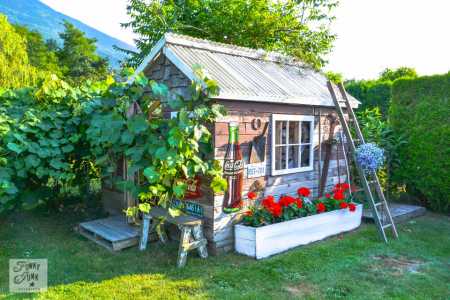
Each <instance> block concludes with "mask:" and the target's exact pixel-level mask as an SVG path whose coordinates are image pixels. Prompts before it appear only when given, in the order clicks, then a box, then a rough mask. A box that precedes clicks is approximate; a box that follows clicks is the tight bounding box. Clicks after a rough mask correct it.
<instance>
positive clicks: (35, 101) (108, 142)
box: [0, 70, 226, 212]
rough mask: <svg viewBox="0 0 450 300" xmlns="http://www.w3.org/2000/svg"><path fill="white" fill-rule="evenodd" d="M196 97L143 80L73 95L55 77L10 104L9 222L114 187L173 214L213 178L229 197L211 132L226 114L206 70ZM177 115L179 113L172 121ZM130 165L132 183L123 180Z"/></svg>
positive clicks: (1, 150)
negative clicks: (197, 179) (189, 187)
mask: <svg viewBox="0 0 450 300" xmlns="http://www.w3.org/2000/svg"><path fill="white" fill-rule="evenodd" d="M196 75H197V77H198V80H196V81H194V82H193V83H192V86H191V97H190V98H189V99H184V98H182V97H181V96H179V95H176V94H173V93H171V92H170V91H169V90H168V88H167V87H166V86H165V85H163V84H160V83H157V82H154V81H149V80H148V79H146V78H145V77H143V76H138V77H136V78H135V80H134V81H133V82H132V83H127V82H115V81H114V80H113V79H111V78H109V79H108V80H106V81H102V82H96V83H87V84H85V85H84V86H82V87H78V88H73V87H71V86H69V85H68V84H67V83H65V82H63V81H61V80H59V79H58V78H56V77H50V78H48V79H47V80H45V81H44V82H43V83H42V84H40V85H39V86H38V87H37V88H26V89H20V90H10V91H6V92H3V93H2V94H1V95H0V102H1V103H2V106H1V107H0V137H1V141H0V155H1V157H0V167H1V169H0V204H1V205H0V212H1V211H4V210H7V209H12V208H17V207H21V208H32V207H35V206H37V205H39V204H43V203H47V202H49V201H51V200H52V199H54V198H55V197H56V195H61V194H64V193H68V192H71V191H73V190H78V192H79V193H80V194H81V195H86V194H87V193H86V192H85V191H86V190H87V189H89V182H90V180H92V179H102V181H104V182H107V181H110V182H109V183H110V184H113V185H114V186H116V187H117V188H120V189H122V190H126V191H128V192H130V193H131V194H133V195H134V196H135V197H137V198H138V199H140V200H141V202H142V203H145V204H146V205H144V206H141V207H144V208H148V205H149V204H151V205H153V204H160V205H166V204H167V203H169V202H170V200H171V199H173V198H174V197H175V198H183V195H184V193H185V191H186V180H187V179H189V178H193V177H194V176H196V175H199V174H203V175H206V176H207V177H208V178H209V179H211V187H212V188H213V189H214V190H221V189H224V187H225V185H226V183H225V182H224V180H223V179H222V177H221V168H220V166H219V165H218V163H217V162H215V161H214V159H213V158H212V156H211V153H212V145H211V133H210V131H209V130H208V127H209V125H210V124H211V122H212V121H213V120H214V119H215V118H217V117H220V116H221V115H222V114H223V113H224V111H223V108H222V107H221V106H219V105H218V104H215V103H214V102H213V101H212V100H211V98H210V96H211V95H214V94H215V93H217V91H218V87H217V85H216V83H215V82H214V81H211V80H209V79H208V78H206V77H205V76H204V75H203V73H202V72H201V70H196ZM168 111H177V112H178V113H177V114H176V116H175V117H173V118H170V117H168V115H167V114H168ZM121 159H124V160H125V161H126V162H127V166H128V168H127V170H126V172H127V174H128V178H135V177H138V175H141V176H139V177H140V180H139V182H137V181H136V180H123V178H122V177H120V178H119V177H114V174H115V171H116V169H117V164H118V162H119V161H121Z"/></svg>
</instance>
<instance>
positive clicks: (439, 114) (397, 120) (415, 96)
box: [389, 72, 450, 212]
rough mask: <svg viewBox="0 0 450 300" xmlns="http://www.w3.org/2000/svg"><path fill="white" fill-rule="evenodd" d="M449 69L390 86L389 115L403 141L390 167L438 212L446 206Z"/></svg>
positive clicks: (449, 190) (449, 200)
mask: <svg viewBox="0 0 450 300" xmlns="http://www.w3.org/2000/svg"><path fill="white" fill-rule="evenodd" d="M449 98H450V72H449V73H447V74H445V75H435V76H429V77H420V78H417V79H399V80H397V81H395V83H394V85H393V90H392V103H391V107H390V113H389V119H390V123H391V124H392V128H393V129H394V131H395V133H396V134H397V135H404V136H405V139H406V140H407V143H405V144H403V145H401V146H400V147H399V148H398V155H399V156H400V159H401V162H402V164H401V165H400V166H398V167H397V168H395V169H394V170H393V176H394V178H395V179H396V180H401V181H403V182H404V183H405V184H406V188H407V191H408V192H409V193H410V194H412V195H415V196H417V197H419V199H421V200H423V201H424V202H426V203H427V204H428V205H429V207H431V208H432V209H434V210H438V211H441V212H448V211H449V209H450V184H449V178H450V171H449V170H450V159H449V157H450V138H449V137H450V126H449V124H450V119H449V116H450V105H449Z"/></svg>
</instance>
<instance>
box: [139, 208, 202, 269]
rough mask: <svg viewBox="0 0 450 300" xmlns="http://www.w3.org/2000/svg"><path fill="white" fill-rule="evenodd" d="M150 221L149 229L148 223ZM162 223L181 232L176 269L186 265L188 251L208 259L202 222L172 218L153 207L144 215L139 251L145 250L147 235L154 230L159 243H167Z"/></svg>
mask: <svg viewBox="0 0 450 300" xmlns="http://www.w3.org/2000/svg"><path fill="white" fill-rule="evenodd" d="M152 220H153V222H151V223H152V224H151V228H150V221H152ZM163 222H168V223H171V224H174V225H176V226H178V228H179V229H180V231H181V237H180V246H179V248H178V259H177V266H178V267H184V266H185V265H186V260H187V255H188V251H190V250H194V249H197V250H198V253H199V255H200V257H201V258H207V257H208V250H207V249H206V243H207V241H206V239H205V237H204V236H203V227H202V221H201V220H200V219H198V218H195V217H192V216H177V217H172V216H171V215H170V214H169V213H168V212H167V210H165V209H164V208H161V207H153V208H152V209H151V210H150V212H149V213H148V214H144V217H143V222H142V233H141V240H140V243H139V250H141V251H143V250H145V249H146V248H147V242H148V235H149V233H150V232H152V231H153V230H155V229H156V232H157V234H158V237H159V239H160V240H161V242H163V243H165V242H166V241H167V235H166V233H165V231H164V229H163V228H162V226H163ZM158 225H161V227H160V229H159V230H158V229H157V226H158Z"/></svg>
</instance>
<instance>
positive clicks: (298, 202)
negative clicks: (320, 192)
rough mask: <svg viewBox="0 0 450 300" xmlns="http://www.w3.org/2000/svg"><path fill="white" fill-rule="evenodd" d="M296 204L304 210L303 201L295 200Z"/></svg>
mask: <svg viewBox="0 0 450 300" xmlns="http://www.w3.org/2000/svg"><path fill="white" fill-rule="evenodd" d="M295 204H297V207H298V208H302V207H303V201H302V199H300V198H297V199H295Z"/></svg>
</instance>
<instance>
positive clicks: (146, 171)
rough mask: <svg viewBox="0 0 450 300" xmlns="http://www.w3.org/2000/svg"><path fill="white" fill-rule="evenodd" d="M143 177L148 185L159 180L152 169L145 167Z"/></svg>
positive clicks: (157, 174)
mask: <svg viewBox="0 0 450 300" xmlns="http://www.w3.org/2000/svg"><path fill="white" fill-rule="evenodd" d="M144 176H145V177H146V178H147V179H148V181H149V182H150V183H154V182H157V181H158V180H159V177H160V175H159V173H158V172H157V171H156V170H155V169H154V168H153V167H147V168H145V169H144Z"/></svg>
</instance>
